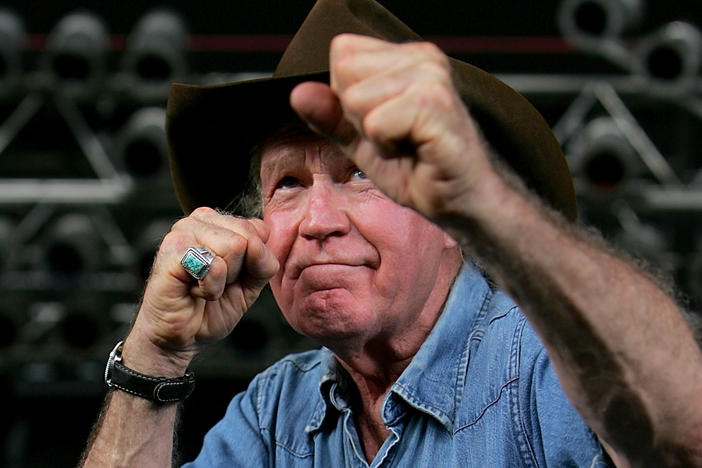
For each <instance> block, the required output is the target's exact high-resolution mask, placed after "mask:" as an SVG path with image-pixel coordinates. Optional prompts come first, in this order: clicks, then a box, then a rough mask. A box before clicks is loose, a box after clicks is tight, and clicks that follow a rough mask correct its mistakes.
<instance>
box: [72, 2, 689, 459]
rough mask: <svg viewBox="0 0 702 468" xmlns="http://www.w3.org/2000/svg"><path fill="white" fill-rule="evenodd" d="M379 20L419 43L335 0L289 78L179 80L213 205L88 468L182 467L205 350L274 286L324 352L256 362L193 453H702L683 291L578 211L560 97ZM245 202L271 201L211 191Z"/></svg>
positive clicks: (182, 172)
mask: <svg viewBox="0 0 702 468" xmlns="http://www.w3.org/2000/svg"><path fill="white" fill-rule="evenodd" d="M339 32H357V33H361V34H363V35H355V34H342V35H339V36H336V34H337V33H339ZM332 36H336V37H335V38H334V39H333V40H332V41H331V45H330V46H329V50H327V46H328V44H329V41H328V39H329V38H331V37H332ZM367 36H376V37H380V38H383V39H390V40H392V41H406V40H414V39H416V36H414V34H413V33H412V32H411V31H409V30H408V28H406V26H404V25H403V24H402V23H400V22H399V20H397V19H396V18H395V17H393V16H392V15H391V14H390V13H388V12H387V11H386V10H384V9H383V8H382V7H380V6H379V5H378V4H376V3H374V2H373V1H372V0H345V1H342V0H320V1H319V2H318V4H317V5H316V6H315V8H314V9H313V11H312V12H311V13H310V16H309V17H308V19H307V20H306V21H305V23H304V24H303V26H302V27H301V29H300V31H299V32H298V34H297V35H296V37H295V39H294V40H293V42H292V43H291V45H290V47H289V48H288V50H287V51H286V54H285V55H284V57H283V60H281V65H280V66H279V68H278V70H277V71H276V76H275V78H274V79H273V80H271V81H268V80H264V81H263V82H261V81H258V82H253V83H244V84H239V85H237V84H230V85H225V86H219V87H205V88H202V87H188V86H176V87H174V91H173V93H172V95H171V101H170V102H169V115H170V119H171V120H170V122H169V138H170V144H171V152H172V154H171V155H172V158H173V161H172V162H173V173H174V181H175V184H176V190H177V191H178V193H179V196H180V200H181V204H182V205H183V207H184V209H185V210H186V212H190V215H189V216H188V217H186V218H184V219H182V220H180V221H178V222H177V223H176V224H175V225H174V226H173V228H172V230H171V232H170V233H169V234H168V235H166V237H165V238H164V240H163V243H162V245H161V248H160V250H159V253H158V255H157V258H156V261H155V264H154V267H153V272H152V274H151V278H150V279H149V282H148V285H147V288H146V291H145V294H144V299H143V302H142V304H141V307H140V310H139V313H138V315H137V317H136V320H135V323H134V326H133V328H132V330H131V332H130V333H129V335H128V337H127V338H126V340H125V341H124V343H123V344H120V345H119V346H117V347H116V348H115V351H113V353H112V355H111V358H110V362H109V364H108V369H107V381H108V384H109V385H110V386H111V387H113V389H114V390H113V391H112V392H111V393H110V395H109V398H108V402H107V404H106V407H105V409H104V411H103V414H102V415H101V419H100V423H99V424H98V426H97V427H96V430H95V434H94V436H93V440H92V441H91V445H90V447H89V450H88V452H87V453H86V457H85V461H84V462H85V465H86V466H111V465H127V466H167V465H169V464H170V462H171V457H172V452H173V447H172V440H173V437H172V432H173V426H174V422H175V419H176V405H175V404H173V402H175V401H179V400H182V399H184V398H185V397H186V396H187V394H188V393H189V391H190V390H192V384H193V376H192V374H190V373H188V372H187V368H188V366H189V364H190V362H191V360H192V359H193V357H194V356H195V355H196V354H197V353H198V351H199V350H201V349H202V347H204V346H205V345H207V344H208V343H211V342H213V341H216V340H219V339H222V338H223V337H225V336H226V335H227V334H228V333H229V332H230V331H231V330H232V329H233V328H234V327H235V326H236V323H237V321H238V320H239V319H240V318H241V316H242V315H243V314H244V313H245V312H246V310H247V308H248V307H249V306H250V305H251V304H252V303H253V302H254V301H255V299H256V297H257V296H258V293H259V292H260V290H261V288H262V287H263V286H264V285H265V284H266V283H268V282H270V285H271V287H272V290H273V293H274V295H275V298H276V300H277V302H278V304H279V305H280V308H281V310H282V311H283V314H284V315H285V317H286V319H287V320H288V321H289V322H290V324H291V325H292V326H293V328H295V329H296V330H298V331H299V332H301V333H304V334H305V335H307V336H310V337H312V338H314V339H315V340H317V341H318V342H320V343H321V344H322V345H324V348H322V349H321V350H318V351H310V352H307V353H303V354H301V355H296V356H289V357H287V358H285V359H283V360H281V361H280V362H279V363H277V364H276V365H274V366H273V367H271V368H270V369H268V370H266V371H264V372H263V373H261V374H260V375H259V376H257V377H256V378H255V380H254V381H253V382H252V384H251V386H250V387H249V389H248V390H247V391H246V392H244V393H242V394H240V395H237V396H236V397H235V398H234V399H233V400H232V403H231V405H230V407H229V410H228V411H227V414H226V415H225V416H224V418H223V419H222V421H221V422H220V423H219V424H218V425H217V426H215V427H214V428H213V429H212V431H210V433H209V434H208V436H207V437H206V439H205V442H204V446H203V450H202V453H201V454H200V456H199V457H198V458H197V460H196V461H195V462H194V466H208V467H210V466H368V465H370V466H476V467H484V466H522V465H523V466H588V467H590V466H608V465H609V464H611V463H614V464H615V465H616V466H693V465H695V466H697V465H699V466H702V397H701V396H700V395H702V359H701V357H700V352H699V350H698V348H697V345H696V343H695V341H694V339H693V338H692V336H691V334H690V332H689V330H688V328H687V327H686V324H685V322H684V320H683V319H682V317H681V314H680V312H679V310H678V309H677V307H676V306H675V304H674V303H673V301H671V300H670V299H669V298H668V296H667V295H666V294H664V293H663V292H662V291H661V290H660V289H659V288H658V287H657V286H656V285H655V284H654V283H653V282H652V281H650V280H649V279H648V278H647V276H646V275H644V274H642V273H640V272H638V271H637V270H636V269H635V268H633V267H632V266H630V265H629V264H628V263H626V262H624V261H622V260H619V259H618V258H617V257H615V256H613V255H612V254H610V253H608V252H607V251H606V250H603V249H601V248H599V247H598V246H596V245H595V244H594V243H593V242H591V241H589V240H587V239H586V237H585V236H584V235H582V234H580V233H579V232H578V231H577V230H576V229H575V228H574V227H572V225H571V224H570V223H569V222H568V221H567V220H566V219H568V218H570V219H572V218H573V216H574V205H573V201H572V200H573V198H572V190H571V191H569V186H568V183H569V182H568V183H566V182H564V180H566V179H567V171H566V169H565V166H564V165H563V161H562V155H561V154H560V152H559V150H558V148H557V145H555V142H554V140H553V138H552V136H551V135H550V132H548V129H547V128H546V126H545V124H544V123H543V121H542V120H541V119H540V118H539V116H538V114H536V113H535V112H534V111H533V109H532V108H531V107H529V106H528V105H527V104H526V103H525V102H524V101H523V100H522V99H521V98H520V97H519V96H518V95H516V93H514V92H513V91H511V90H509V89H507V88H506V87H504V85H502V84H501V83H499V82H498V81H497V80H496V79H495V78H494V77H491V76H490V75H487V74H485V73H484V72H481V71H479V70H476V69H474V68H472V67H470V66H468V65H467V64H462V63H460V62H456V61H452V60H449V59H447V58H446V57H445V56H444V55H443V54H442V53H441V52H440V51H438V50H437V49H436V47H434V46H432V45H429V44H426V43H420V42H409V43H403V44H396V43H392V42H386V41H384V40H380V39H376V38H372V37H367ZM327 53H328V55H327ZM327 57H329V64H328V65H329V77H328V82H327V81H326V79H327V75H326V74H324V73H323V74H321V75H320V74H317V73H316V72H319V71H323V70H324V67H325V65H326V61H327ZM318 62H319V63H323V64H322V66H321V67H322V68H320V67H319V66H318ZM271 83H275V85H271ZM273 86H275V87H273ZM266 87H267V88H266ZM254 89H258V90H259V91H258V93H254V92H253V91H252V90H254ZM263 89H265V90H266V92H263V91H261V90H263ZM290 90H292V92H290ZM232 93H235V94H232ZM288 95H289V102H290V104H291V106H292V108H293V109H294V110H295V112H296V113H297V115H299V117H300V118H301V120H300V119H297V118H295V117H293V116H292V115H291V114H290V113H288V112H286V110H285V109H286V108H287V104H284V103H281V102H279V101H280V100H281V97H283V98H284V99H285V100H286V102H287V96H288ZM232 96H236V98H234V97H232ZM465 103H467V104H468V105H469V107H470V112H469V110H468V109H466V106H465ZM234 104H239V105H240V106H241V107H239V108H237V107H236V106H235V105H234ZM247 106H248V107H247ZM244 109H245V111H244ZM232 115H237V117H232ZM472 116H474V117H475V118H476V119H477V123H476V120H474V117H472ZM232 118H234V119H239V120H237V121H236V123H235V124H233V123H232V120H231V119H232ZM302 121H304V123H305V125H303V124H302ZM264 122H268V123H267V124H264ZM262 126H264V128H261V127H262ZM478 126H480V128H479V127H478ZM308 127H309V128H311V129H313V130H314V132H312V131H310V130H309V128H308ZM218 134H219V136H217V135H218ZM483 134H484V135H485V136H486V137H487V139H488V141H487V142H486V141H485V140H484V137H483ZM254 142H257V143H258V146H257V147H256V148H255V150H253V151H252V152H251V153H250V154H251V158H250V160H251V162H249V159H248V158H244V157H243V155H244V154H247V153H246V151H251V149H252V145H253V143H254ZM554 145H555V146H554ZM229 146H230V147H229ZM494 152H499V153H500V156H502V158H503V159H504V161H506V163H507V165H508V166H511V168H507V167H505V165H504V164H503V163H499V162H497V160H496V159H495V157H493V153H494ZM210 164H212V165H210ZM215 164H217V165H215ZM218 165H221V167H220V166H218ZM249 166H250V167H251V168H252V171H251V175H252V183H251V184H249V185H250V187H252V188H253V189H252V190H248V191H242V189H241V187H240V185H241V184H240V182H241V180H242V176H241V175H240V174H238V173H236V172H235V171H240V172H245V173H246V174H247V175H246V176H245V177H248V168H249ZM198 167H199V168H200V171H198V170H197V169H198ZM223 168H226V170H224V169H223ZM242 168H245V169H244V170H243V171H242ZM512 170H515V171H517V172H519V175H520V176H522V177H523V178H524V179H525V181H526V183H527V185H529V186H530V187H533V188H534V189H536V190H537V191H538V192H539V194H540V195H541V198H539V197H536V196H534V195H532V194H531V193H530V192H529V191H528V190H527V189H526V188H524V187H523V185H522V182H521V180H519V179H518V178H517V177H515V176H513V175H512ZM564 171H566V172H565V174H566V175H565V176H564ZM213 173H216V174H213ZM259 175H260V177H258V176H259ZM227 180H234V181H237V182H236V184H234V185H231V184H230V185H226V184H225V185H224V186H222V185H223V184H222V182H223V181H227ZM252 195H253V196H252ZM232 198H236V199H237V200H236V202H235V205H234V206H236V207H237V208H236V210H235V213H239V214H241V213H243V211H242V210H243V208H242V207H246V208H247V210H250V209H253V211H256V205H260V206H261V207H262V215H263V216H262V220H261V219H256V218H244V217H241V216H231V215H227V214H224V213H222V212H221V211H218V210H214V209H212V208H195V207H197V206H200V205H204V206H210V207H223V206H224V205H226V204H227V203H228V202H229V201H230V200H231V199H232ZM258 202H260V203H258ZM549 205H550V206H549ZM552 207H554V208H555V211H554V210H553V209H552ZM464 254H465V255H469V256H470V258H471V261H464V257H463V256H464ZM477 263H479V264H480V265H481V267H482V268H484V269H485V270H486V271H487V273H488V274H489V275H490V277H491V278H492V281H494V282H496V283H497V285H499V286H500V287H501V288H503V289H504V290H505V291H507V293H509V295H510V296H511V297H512V298H514V300H515V301H516V303H517V304H518V305H519V308H518V307H517V306H516V305H515V304H514V303H513V302H512V299H510V298H509V297H508V296H507V295H505V294H504V293H502V292H501V291H500V289H497V288H496V287H495V286H492V285H491V284H492V282H487V281H486V280H485V279H484V278H483V274H482V273H481V272H480V271H479V270H478V269H477V268H476V267H475V266H474V264H477ZM193 276H195V277H197V278H198V279H194V278H193ZM527 319H528V322H527ZM537 336H538V338H537ZM556 376H557V377H556ZM566 395H567V398H566ZM571 404H572V406H571ZM576 410H577V412H576Z"/></svg>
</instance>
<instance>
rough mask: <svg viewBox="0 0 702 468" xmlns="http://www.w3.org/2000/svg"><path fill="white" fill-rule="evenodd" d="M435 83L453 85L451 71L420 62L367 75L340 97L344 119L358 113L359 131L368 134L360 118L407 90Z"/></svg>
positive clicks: (437, 65)
mask: <svg viewBox="0 0 702 468" xmlns="http://www.w3.org/2000/svg"><path fill="white" fill-rule="evenodd" d="M437 84H438V85H441V86H445V87H446V88H449V89H450V88H452V81H451V76H450V71H449V70H448V69H447V68H445V67H444V66H442V65H441V64H439V63H436V62H421V63H415V64H411V65H410V66H408V67H403V68H396V69H394V70H391V71H388V72H387V73H383V74H376V75H373V76H370V77H368V78H366V79H364V80H363V81H359V82H358V83H355V84H354V85H352V86H350V87H349V88H347V89H346V90H345V91H344V93H343V94H341V95H340V96H339V98H340V102H341V105H342V107H343V109H344V115H346V117H347V119H348V118H350V117H349V116H350V115H355V116H357V119H358V120H359V121H360V122H361V123H360V124H359V128H360V129H361V132H362V133H363V134H364V135H366V136H368V135H367V134H366V129H365V124H364V122H363V119H364V118H365V117H366V115H367V114H368V113H369V112H370V111H372V110H373V109H374V108H376V107H378V106H380V105H382V104H384V103H385V102H387V101H390V100H392V99H395V98H397V97H399V96H402V95H403V94H406V93H408V91H409V90H412V91H414V90H420V91H421V89H422V87H424V86H435V85H437ZM427 102H429V101H427ZM400 110H402V109H400ZM400 113H401V114H403V113H404V112H400Z"/></svg>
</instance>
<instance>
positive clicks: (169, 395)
mask: <svg viewBox="0 0 702 468" xmlns="http://www.w3.org/2000/svg"><path fill="white" fill-rule="evenodd" d="M123 343H124V342H122V341H120V342H119V343H117V345H116V346H115V347H114V349H113V350H112V352H111V353H110V357H109V359H108V360H107V367H106V368H105V383H106V384H107V385H108V386H109V387H110V388H116V389H118V390H121V391H123V392H127V393H131V394H132V395H136V396H138V397H141V398H146V399H147V400H151V401H154V402H156V403H159V404H165V403H175V402H178V401H183V400H185V399H186V398H188V397H189V396H190V394H191V393H192V392H193V389H194V388H195V374H194V373H193V372H186V374H185V375H184V376H183V377H178V378H175V379H168V378H166V377H153V376H150V375H146V374H142V373H140V372H137V371H135V370H133V369H130V368H128V367H127V366H125V365H124V364H122V345H123Z"/></svg>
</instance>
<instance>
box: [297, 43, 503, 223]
mask: <svg viewBox="0 0 702 468" xmlns="http://www.w3.org/2000/svg"><path fill="white" fill-rule="evenodd" d="M329 61H330V85H329V86H327V85H326V84H323V83H311V82H308V83H303V84H301V85H298V86H297V87H296V88H295V89H294V90H293V92H292V94H291V97H290V102H291V105H292V106H293V108H294V109H295V110H296V111H297V113H298V114H299V115H300V117H301V118H302V119H303V120H305V121H306V122H307V123H308V124H309V125H310V127H311V128H313V129H314V130H315V131H317V132H318V133H320V134H322V135H324V136H327V137H329V138H331V139H332V140H333V141H335V142H336V143H337V144H339V145H340V146H341V148H342V149H343V150H344V152H345V153H346V155H347V156H348V157H349V158H350V159H351V160H353V161H354V163H355V164H356V165H357V166H358V167H359V168H360V169H361V170H363V171H364V172H365V173H366V174H367V175H368V176H369V177H370V178H371V179H372V180H373V181H374V182H375V183H376V185H378V187H380V188H381V189H382V190H383V191H384V192H385V193H386V194H387V195H388V196H390V197H391V198H392V199H394V200H395V201H396V202H398V203H400V204H402V205H406V206H410V207H412V208H414V209H416V210H417V211H419V212H421V213H422V214H424V215H425V216H427V217H429V218H437V217H441V216H451V215H454V214H456V212H457V211H460V210H463V209H465V208H466V207H469V206H470V204H471V203H473V204H474V205H475V206H479V205H480V202H479V196H480V195H481V194H483V192H485V190H484V187H486V186H487V185H486V184H488V183H490V182H491V181H492V179H494V177H493V176H495V173H494V171H493V169H492V165H491V164H490V162H489V159H488V156H487V151H486V149H485V145H484V144H483V142H482V139H481V137H480V135H479V132H478V129H477V128H476V124H475V123H474V121H473V119H472V118H471V117H470V115H469V114H468V111H467V109H466V108H465V105H464V104H463V102H462V100H461V98H460V96H459V95H458V93H457V92H456V90H455V88H454V85H453V82H452V79H451V69H450V65H449V62H448V59H447V58H446V56H445V55H444V54H443V53H442V52H441V51H440V50H439V49H438V48H437V47H436V46H434V45H432V44H429V43H407V44H393V43H389V42H385V41H382V40H378V39H374V38H369V37H365V36H358V35H353V34H342V35H339V36H337V37H335V38H334V40H333V41H332V44H331V51H330V59H329Z"/></svg>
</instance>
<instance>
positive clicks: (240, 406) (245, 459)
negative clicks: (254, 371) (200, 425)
mask: <svg viewBox="0 0 702 468" xmlns="http://www.w3.org/2000/svg"><path fill="white" fill-rule="evenodd" d="M257 381H258V379H254V381H252V382H251V384H250V385H249V388H248V390H246V391H245V392H243V393H240V394H238V395H236V396H235V397H234V398H233V399H232V401H231V402H230V403H229V407H228V408H227V411H226V413H225V415H224V418H222V420H220V421H219V422H218V423H217V424H215V425H214V426H213V427H212V429H210V430H209V432H208V433H207V434H206V435H205V439H204V442H203V445H202V449H201V451H200V453H199V455H198V456H197V458H196V459H195V460H194V461H192V462H190V463H186V464H185V465H183V466H184V467H187V468H205V467H207V468H213V467H225V466H226V467H266V466H269V465H270V463H269V455H268V454H269V453H270V451H269V447H268V444H267V441H266V440H265V438H264V437H263V428H262V427H261V424H260V418H259V415H258V411H257V406H256V402H257V401H258V397H257V395H258V386H257Z"/></svg>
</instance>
